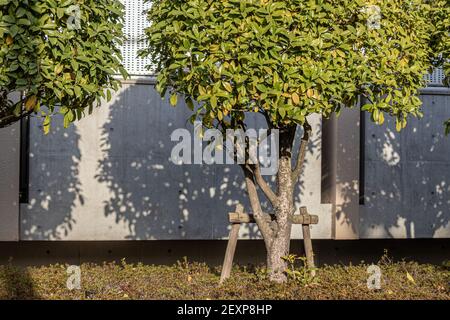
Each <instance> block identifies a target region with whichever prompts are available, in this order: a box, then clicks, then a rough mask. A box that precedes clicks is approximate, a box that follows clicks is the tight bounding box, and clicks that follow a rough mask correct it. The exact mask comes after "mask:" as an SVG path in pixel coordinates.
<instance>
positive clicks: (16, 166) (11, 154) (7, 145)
mask: <svg viewBox="0 0 450 320" xmlns="http://www.w3.org/2000/svg"><path fill="white" fill-rule="evenodd" d="M0 177H1V178H0V241H17V240H19V178H20V123H15V124H13V125H12V126H9V127H7V128H3V129H0Z"/></svg>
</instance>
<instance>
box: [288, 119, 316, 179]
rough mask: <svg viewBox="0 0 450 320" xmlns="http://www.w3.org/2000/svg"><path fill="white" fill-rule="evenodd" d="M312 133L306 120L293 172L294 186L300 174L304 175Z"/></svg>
mask: <svg viewBox="0 0 450 320" xmlns="http://www.w3.org/2000/svg"><path fill="white" fill-rule="evenodd" d="M311 132H312V129H311V126H310V125H309V123H308V121H307V120H306V121H305V123H304V124H303V137H302V141H301V143H300V149H299V152H298V155H297V163H296V165H295V168H294V170H293V171H292V182H293V183H294V185H295V183H297V181H298V179H299V177H300V174H301V173H302V169H303V164H304V162H305V156H306V148H307V147H308V143H309V139H310V138H311Z"/></svg>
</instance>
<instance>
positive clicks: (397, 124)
mask: <svg viewBox="0 0 450 320" xmlns="http://www.w3.org/2000/svg"><path fill="white" fill-rule="evenodd" d="M395 129H396V130H397V132H400V131H402V123H401V121H399V120H398V119H397V121H396V123H395Z"/></svg>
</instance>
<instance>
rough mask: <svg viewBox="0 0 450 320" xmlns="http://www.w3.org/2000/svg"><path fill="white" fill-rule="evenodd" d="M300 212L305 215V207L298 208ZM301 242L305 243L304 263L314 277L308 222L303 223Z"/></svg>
mask: <svg viewBox="0 0 450 320" xmlns="http://www.w3.org/2000/svg"><path fill="white" fill-rule="evenodd" d="M300 214H301V215H302V216H305V217H306V216H307V215H308V211H307V209H306V207H302V208H300ZM302 229H303V243H304V245H305V254H306V264H307V267H308V268H309V269H310V270H311V275H312V276H313V277H314V276H315V275H316V271H315V270H314V268H315V265H314V252H313V248H312V241H311V229H310V225H309V224H303V225H302Z"/></svg>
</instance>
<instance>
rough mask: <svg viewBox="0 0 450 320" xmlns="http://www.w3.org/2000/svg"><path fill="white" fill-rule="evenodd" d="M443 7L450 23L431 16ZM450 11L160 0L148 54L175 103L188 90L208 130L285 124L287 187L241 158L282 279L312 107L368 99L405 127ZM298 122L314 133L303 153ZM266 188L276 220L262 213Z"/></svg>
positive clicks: (370, 106) (313, 0)
mask: <svg viewBox="0 0 450 320" xmlns="http://www.w3.org/2000/svg"><path fill="white" fill-rule="evenodd" d="M368 3H369V4H370V5H368ZM438 16H443V17H444V18H446V19H447V20H446V22H445V23H439V24H436V25H434V24H430V20H431V19H432V18H433V19H435V18H437V17H438ZM448 16H449V5H448V1H426V0H405V1H403V0H372V1H369V2H368V1H366V0H328V1H327V0H306V1H305V0H290V1H287V0H285V1H280V0H223V1H214V0H192V1H182V0H154V1H152V7H151V9H150V10H149V12H148V19H149V21H150V23H151V25H150V27H149V28H148V29H147V30H146V35H147V40H148V48H147V49H145V50H144V51H142V52H141V55H142V56H144V57H145V56H146V57H151V58H152V59H153V61H154V63H155V65H156V72H157V74H158V76H157V85H156V88H157V90H158V91H159V92H160V93H161V95H163V96H164V95H165V93H166V92H167V91H169V92H170V95H171V99H170V101H171V102H172V104H173V105H175V104H176V103H177V101H178V98H179V97H183V99H184V100H185V101H186V103H187V105H188V106H190V108H191V109H192V110H193V115H192V118H191V120H194V119H199V120H201V121H202V123H203V125H204V126H205V127H208V128H210V127H215V128H218V129H220V130H223V131H224V130H226V129H229V128H232V129H242V130H246V128H247V126H246V123H245V119H246V115H248V114H250V113H259V114H262V115H263V116H264V117H265V119H266V122H267V125H268V127H269V128H271V129H279V131H280V142H279V170H278V173H277V179H276V181H277V186H276V190H272V189H271V187H270V186H269V184H268V183H267V182H266V181H265V179H264V178H263V177H262V175H261V171H260V167H259V165H254V164H249V163H247V164H245V165H243V166H242V168H243V171H244V175H245V182H246V185H247V191H248V195H249V199H250V203H251V207H252V211H253V213H254V216H255V220H256V222H257V225H258V228H259V230H260V232H261V234H262V237H263V239H264V242H265V246H266V249H267V267H268V269H269V270H270V279H271V280H273V281H277V282H282V281H285V280H286V276H285V274H284V271H285V269H286V263H285V261H284V260H283V259H282V258H283V257H284V256H287V255H288V253H289V242H290V237H291V218H292V215H293V214H294V212H295V209H296V208H294V204H293V196H294V194H293V193H294V187H295V185H296V184H297V183H298V182H299V178H300V175H301V172H302V166H303V162H304V158H305V151H306V148H307V144H308V141H309V138H310V135H311V130H312V129H311V127H310V125H309V124H308V116H309V115H311V114H321V115H322V116H323V117H325V118H327V117H329V116H330V115H332V114H333V113H337V114H339V112H340V110H341V109H342V108H343V107H349V108H351V107H354V106H356V103H357V101H358V99H359V97H364V98H365V99H364V100H365V101H367V104H365V105H364V106H362V107H361V109H362V110H364V111H367V112H369V113H370V114H371V115H372V120H373V121H374V122H376V123H378V124H380V125H381V124H383V122H384V118H385V115H389V116H392V117H395V119H396V123H397V129H398V130H401V129H402V128H404V127H405V126H406V123H407V118H408V116H420V115H421V112H420V107H421V101H420V99H419V97H418V92H419V89H420V88H422V87H424V86H426V83H425V82H424V76H425V74H426V73H427V71H428V70H430V69H431V68H432V67H436V66H438V65H440V64H442V63H443V61H442V56H441V55H440V51H442V50H443V46H444V45H448V30H449V29H448V25H449V24H448ZM193 102H197V103H198V106H197V107H196V108H194V103H193ZM298 127H299V128H300V129H299V130H302V132H303V138H302V141H301V143H300V150H299V152H298V157H297V159H293V154H295V152H294V150H293V142H294V137H295V133H296V130H297V128H298ZM258 188H259V190H260V192H262V194H264V196H265V197H266V198H267V199H268V200H269V201H270V203H271V205H272V208H273V211H274V214H275V221H270V219H267V216H266V215H264V214H263V211H262V208H261V201H260V192H259V191H258Z"/></svg>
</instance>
